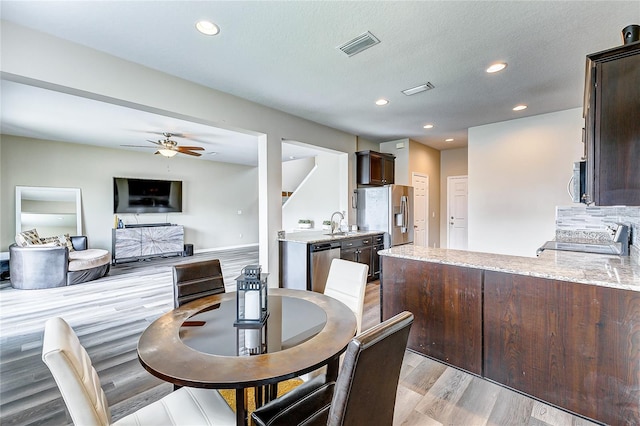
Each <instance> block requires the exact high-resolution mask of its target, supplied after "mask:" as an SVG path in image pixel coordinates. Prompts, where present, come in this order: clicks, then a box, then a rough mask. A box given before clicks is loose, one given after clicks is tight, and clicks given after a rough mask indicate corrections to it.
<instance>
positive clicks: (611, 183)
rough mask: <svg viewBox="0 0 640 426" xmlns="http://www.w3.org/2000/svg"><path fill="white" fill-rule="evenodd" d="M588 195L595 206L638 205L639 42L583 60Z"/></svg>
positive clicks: (639, 133)
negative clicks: (584, 69)
mask: <svg viewBox="0 0 640 426" xmlns="http://www.w3.org/2000/svg"><path fill="white" fill-rule="evenodd" d="M586 70H587V72H586V81H585V99H584V118H585V143H586V151H587V195H588V196H589V197H590V200H589V201H592V202H594V203H595V204H596V205H600V206H611V205H627V206H638V205H640V167H639V166H638V164H639V163H638V162H639V159H640V42H635V43H629V44H626V45H623V46H620V47H618V48H615V49H609V50H606V51H603V52H599V53H594V54H592V55H588V56H587V68H586Z"/></svg>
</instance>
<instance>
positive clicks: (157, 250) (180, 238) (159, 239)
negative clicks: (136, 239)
mask: <svg viewBox="0 0 640 426" xmlns="http://www.w3.org/2000/svg"><path fill="white" fill-rule="evenodd" d="M139 229H140V233H141V248H142V256H153V255H157V254H164V253H180V252H182V251H183V249H184V228H183V227H182V226H155V227H148V228H139Z"/></svg>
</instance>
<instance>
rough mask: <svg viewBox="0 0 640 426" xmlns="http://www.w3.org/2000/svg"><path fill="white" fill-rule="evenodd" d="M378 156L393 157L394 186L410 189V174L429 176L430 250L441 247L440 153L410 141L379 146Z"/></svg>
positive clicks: (392, 142) (384, 143) (401, 140)
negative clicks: (389, 155) (394, 160)
mask: <svg viewBox="0 0 640 426" xmlns="http://www.w3.org/2000/svg"><path fill="white" fill-rule="evenodd" d="M380 152H386V153H389V154H393V155H395V156H396V163H395V182H396V184H398V185H411V184H412V174H413V173H414V172H415V173H420V174H423V175H426V176H429V210H430V211H429V247H438V246H439V244H440V151H438V150H437V149H434V148H431V147H428V146H426V145H423V144H421V143H419V142H416V141H413V140H410V139H399V140H395V141H389V142H383V143H381V144H380Z"/></svg>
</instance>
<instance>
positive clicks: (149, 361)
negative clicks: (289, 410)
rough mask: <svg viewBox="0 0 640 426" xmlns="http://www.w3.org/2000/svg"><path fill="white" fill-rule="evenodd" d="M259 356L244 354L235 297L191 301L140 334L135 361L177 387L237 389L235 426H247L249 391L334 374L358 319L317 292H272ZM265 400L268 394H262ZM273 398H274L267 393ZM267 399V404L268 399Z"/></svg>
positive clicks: (344, 306)
mask: <svg viewBox="0 0 640 426" xmlns="http://www.w3.org/2000/svg"><path fill="white" fill-rule="evenodd" d="M267 306H268V309H269V315H268V317H267V320H266V324H265V333H264V336H265V337H264V338H263V340H264V342H263V343H264V345H261V347H263V348H264V349H263V350H262V352H264V353H261V354H258V355H248V354H247V351H246V350H243V348H242V346H243V342H244V338H243V337H244V336H243V333H244V331H243V330H242V329H239V328H238V327H236V326H234V322H235V321H236V320H237V303H236V293H235V292H229V293H223V294H218V295H213V296H208V297H203V298H201V299H197V300H194V301H193V302H190V303H187V304H185V305H183V306H181V307H178V308H176V309H173V310H171V311H169V312H167V313H166V314H164V315H162V316H161V317H160V318H158V319H157V320H155V321H154V322H153V323H152V324H151V325H149V327H148V328H147V329H146V330H145V331H144V332H143V333H142V336H141V337H140V340H139V342H138V358H139V360H140V363H141V364H142V366H143V367H144V368H145V369H146V370H147V371H149V372H150V373H151V374H153V375H154V376H156V377H158V378H160V379H162V380H165V381H167V382H170V383H173V384H175V385H178V386H190V387H198V388H209V389H235V390H236V401H235V404H236V407H235V408H236V423H237V424H238V425H245V424H247V420H248V419H247V411H246V393H245V390H246V389H248V388H256V389H263V388H264V387H267V388H271V389H273V387H274V386H277V383H278V382H281V381H283V380H287V379H291V378H294V377H298V376H300V375H303V374H305V373H309V372H311V371H314V370H316V369H318V368H320V367H322V366H325V365H326V366H327V376H328V379H329V380H332V379H333V380H335V378H336V377H337V374H338V367H339V362H340V355H341V354H342V353H343V352H344V351H345V349H346V347H347V345H348V343H349V341H350V340H351V339H352V338H353V337H354V335H355V332H356V318H355V315H354V314H353V312H352V311H351V310H350V309H349V308H348V307H347V306H346V305H345V304H343V303H342V302H340V301H338V300H336V299H333V298H331V297H329V296H325V295H323V294H321V293H316V292H311V291H303V290H292V289H280V288H270V289H269V290H268V299H267ZM267 393H269V392H267ZM269 394H270V395H271V397H269V398H268V399H270V398H272V397H273V396H274V394H275V392H273V391H272V392H271V393H269ZM268 399H267V400H268Z"/></svg>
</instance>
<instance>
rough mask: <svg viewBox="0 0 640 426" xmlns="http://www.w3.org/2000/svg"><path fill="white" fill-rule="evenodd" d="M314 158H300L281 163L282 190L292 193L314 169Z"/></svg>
mask: <svg viewBox="0 0 640 426" xmlns="http://www.w3.org/2000/svg"><path fill="white" fill-rule="evenodd" d="M315 165H316V159H315V157H307V158H300V159H297V160H291V161H285V162H283V163H282V190H283V191H285V192H294V191H295V190H296V188H297V187H298V185H300V183H301V182H302V181H303V180H304V179H305V178H306V177H307V175H308V174H309V172H310V171H311V170H312V169H313V168H314V167H315Z"/></svg>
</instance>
